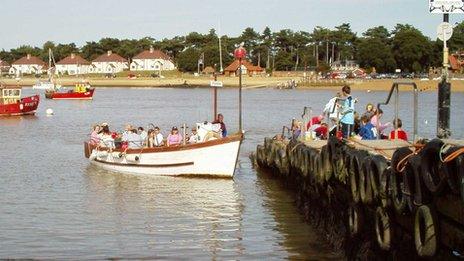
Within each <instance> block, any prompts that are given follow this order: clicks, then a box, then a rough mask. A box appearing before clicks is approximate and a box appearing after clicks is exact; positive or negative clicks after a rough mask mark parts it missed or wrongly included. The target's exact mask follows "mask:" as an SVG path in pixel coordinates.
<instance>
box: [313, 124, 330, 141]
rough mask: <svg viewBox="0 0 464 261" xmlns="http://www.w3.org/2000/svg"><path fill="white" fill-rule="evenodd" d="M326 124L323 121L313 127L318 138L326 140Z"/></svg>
mask: <svg viewBox="0 0 464 261" xmlns="http://www.w3.org/2000/svg"><path fill="white" fill-rule="evenodd" d="M328 127H329V126H328V125H327V123H325V122H323V123H321V124H320V125H319V127H317V128H315V129H314V132H315V133H316V138H319V139H321V140H326V139H327V133H328V130H329V129H328Z"/></svg>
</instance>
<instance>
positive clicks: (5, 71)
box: [0, 59, 11, 75]
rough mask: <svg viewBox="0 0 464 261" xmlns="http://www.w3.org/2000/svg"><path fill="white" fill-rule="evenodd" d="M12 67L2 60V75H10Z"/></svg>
mask: <svg viewBox="0 0 464 261" xmlns="http://www.w3.org/2000/svg"><path fill="white" fill-rule="evenodd" d="M10 67H11V66H10V64H9V63H7V62H6V61H3V60H1V59H0V75H4V74H8V73H9V71H10Z"/></svg>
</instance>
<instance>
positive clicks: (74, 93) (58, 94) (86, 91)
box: [45, 82, 95, 100]
mask: <svg viewBox="0 0 464 261" xmlns="http://www.w3.org/2000/svg"><path fill="white" fill-rule="evenodd" d="M94 91H95V88H91V87H90V84H89V83H87V82H85V83H76V85H75V87H74V89H72V90H68V89H66V88H63V89H62V90H60V91H57V90H47V91H46V92H45V98H47V99H52V100H92V99H93V93H94Z"/></svg>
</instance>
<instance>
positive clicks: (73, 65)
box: [55, 53, 90, 75]
mask: <svg viewBox="0 0 464 261" xmlns="http://www.w3.org/2000/svg"><path fill="white" fill-rule="evenodd" d="M89 69H90V62H89V61H87V60H86V59H84V58H82V57H81V56H80V55H76V54H73V53H72V54H71V55H69V56H67V57H65V58H63V59H62V60H60V61H59V62H57V63H56V70H55V73H56V74H68V75H76V74H86V73H89Z"/></svg>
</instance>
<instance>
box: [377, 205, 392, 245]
mask: <svg viewBox="0 0 464 261" xmlns="http://www.w3.org/2000/svg"><path fill="white" fill-rule="evenodd" d="M393 232H394V231H393V223H392V222H391V219H390V216H389V215H388V213H387V212H386V211H385V209H384V208H382V207H378V208H377V210H376V212H375V234H376V237H377V243H378V244H379V247H380V248H381V249H382V250H385V251H389V250H390V249H391V245H392V240H393Z"/></svg>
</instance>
